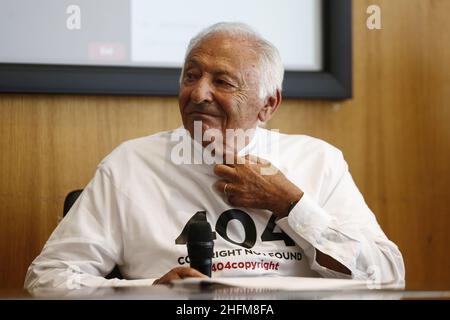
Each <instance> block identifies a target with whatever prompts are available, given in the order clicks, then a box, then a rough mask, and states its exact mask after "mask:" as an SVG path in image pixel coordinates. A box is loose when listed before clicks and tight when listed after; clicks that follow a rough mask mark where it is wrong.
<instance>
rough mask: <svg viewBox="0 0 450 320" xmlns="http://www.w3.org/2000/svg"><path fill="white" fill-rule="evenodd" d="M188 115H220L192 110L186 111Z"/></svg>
mask: <svg viewBox="0 0 450 320" xmlns="http://www.w3.org/2000/svg"><path fill="white" fill-rule="evenodd" d="M188 114H189V115H190V116H196V117H215V118H217V117H220V115H217V114H213V113H208V112H202V111H192V112H189V113H188Z"/></svg>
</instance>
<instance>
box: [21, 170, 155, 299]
mask: <svg viewBox="0 0 450 320" xmlns="http://www.w3.org/2000/svg"><path fill="white" fill-rule="evenodd" d="M129 205H130V204H129V200H128V199H127V198H126V196H125V195H123V194H121V193H120V191H119V190H118V189H117V188H116V187H115V186H114V184H113V183H112V181H111V178H110V177H109V176H108V174H107V173H106V172H105V171H104V170H103V169H102V168H101V167H99V168H98V169H97V172H96V174H95V176H94V178H93V179H92V180H91V181H90V183H89V184H88V185H87V186H86V188H85V189H84V191H83V193H82V194H81V195H80V197H79V199H78V200H77V201H76V202H75V204H74V205H73V206H72V208H71V210H70V211H69V212H68V213H67V215H66V217H65V218H64V219H63V220H62V221H61V222H60V223H59V225H58V226H57V227H56V229H55V230H54V232H53V233H52V235H51V236H50V238H49V239H48V241H47V243H46V244H45V246H44V248H43V249H42V252H41V253H40V255H39V256H38V257H37V258H36V259H35V260H34V261H33V262H32V264H31V265H30V267H29V268H28V271H27V274H26V277H25V284H24V286H25V288H26V289H28V290H30V291H32V290H34V289H42V288H57V289H79V288H82V287H111V286H114V287H117V286H132V285H140V286H142V285H151V284H152V283H153V281H154V279H139V280H123V279H105V278H104V276H106V275H107V274H108V273H109V272H111V270H112V269H113V267H114V266H115V265H116V264H118V265H121V264H122V263H123V241H122V228H121V221H120V220H121V219H120V212H124V211H123V210H124V207H126V206H129Z"/></svg>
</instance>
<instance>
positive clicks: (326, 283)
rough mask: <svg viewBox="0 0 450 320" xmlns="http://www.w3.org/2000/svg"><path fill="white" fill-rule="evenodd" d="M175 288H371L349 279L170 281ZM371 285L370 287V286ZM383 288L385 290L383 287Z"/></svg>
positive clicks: (250, 278)
mask: <svg viewBox="0 0 450 320" xmlns="http://www.w3.org/2000/svg"><path fill="white" fill-rule="evenodd" d="M172 283H173V285H174V286H177V287H193V286H201V285H205V284H206V285H208V284H216V285H225V286H231V287H245V288H261V289H273V290H293V291H316V290H344V289H346V290H367V289H371V288H373V284H372V283H371V282H370V281H365V280H350V279H326V278H303V277H239V278H185V279H180V280H173V281H172ZM371 284H372V286H371ZM383 288H385V287H384V286H383Z"/></svg>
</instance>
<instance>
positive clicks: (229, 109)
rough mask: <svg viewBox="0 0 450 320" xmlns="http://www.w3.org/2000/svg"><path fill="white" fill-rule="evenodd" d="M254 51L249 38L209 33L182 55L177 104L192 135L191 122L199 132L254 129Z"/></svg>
mask: <svg viewBox="0 0 450 320" xmlns="http://www.w3.org/2000/svg"><path fill="white" fill-rule="evenodd" d="M258 77H259V73H258V69H257V54H256V53H255V52H254V51H253V50H252V42H251V40H244V39H241V38H236V37H230V36H227V35H222V34H217V35H212V36H210V37H208V38H206V39H205V40H203V41H202V42H201V43H200V44H199V45H198V46H197V47H196V48H194V50H192V51H191V53H190V54H189V56H188V57H187V58H186V61H185V66H184V73H183V75H182V81H181V87H180V93H179V106H180V112H181V117H182V119H183V125H184V127H185V128H186V129H187V130H188V131H189V132H190V134H191V136H192V137H193V136H194V121H202V130H203V132H204V131H205V130H207V129H209V128H214V129H218V130H220V131H221V132H222V134H223V135H224V137H225V130H226V129H238V128H240V129H244V130H246V129H250V128H254V127H255V126H256V124H257V121H258V119H260V120H265V119H261V115H260V113H261V109H262V108H263V107H264V100H263V99H261V98H259V96H258V91H259V82H258V80H259V79H258Z"/></svg>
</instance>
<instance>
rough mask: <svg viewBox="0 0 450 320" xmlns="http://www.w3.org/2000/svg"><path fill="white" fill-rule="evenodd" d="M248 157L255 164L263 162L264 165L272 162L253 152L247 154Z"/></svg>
mask: <svg viewBox="0 0 450 320" xmlns="http://www.w3.org/2000/svg"><path fill="white" fill-rule="evenodd" d="M245 157H246V158H247V159H249V160H250V161H251V162H253V163H254V164H257V163H258V164H262V165H270V162H269V161H267V160H266V159H263V158H260V157H258V156H255V155H253V154H247V155H246V156H245Z"/></svg>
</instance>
